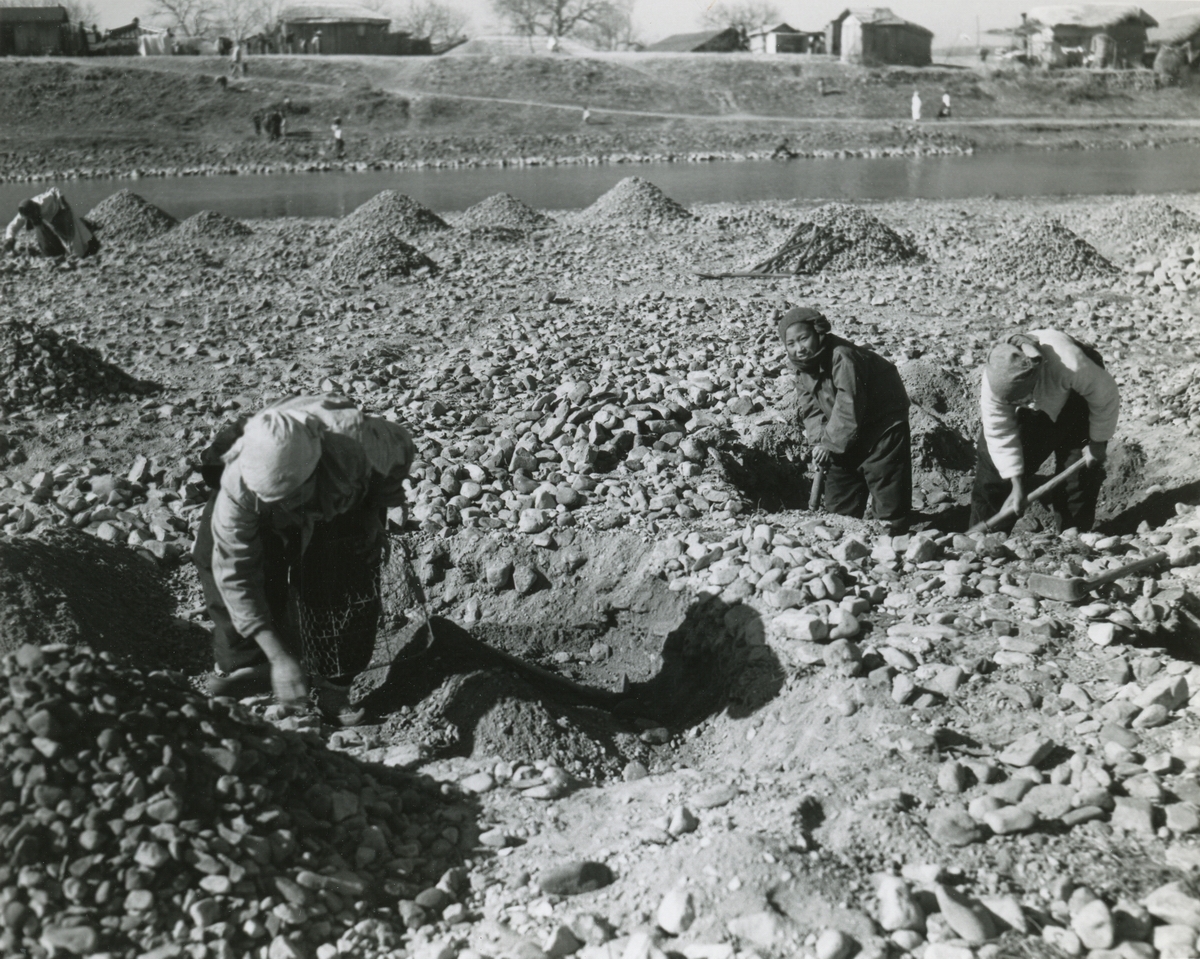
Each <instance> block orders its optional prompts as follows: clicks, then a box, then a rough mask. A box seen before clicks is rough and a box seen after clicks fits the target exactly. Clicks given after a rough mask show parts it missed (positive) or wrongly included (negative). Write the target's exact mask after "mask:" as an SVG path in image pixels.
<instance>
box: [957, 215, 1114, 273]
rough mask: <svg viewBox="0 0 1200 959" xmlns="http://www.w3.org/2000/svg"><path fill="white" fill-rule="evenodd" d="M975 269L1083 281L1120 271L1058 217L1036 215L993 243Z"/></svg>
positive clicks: (975, 264) (976, 261)
mask: <svg viewBox="0 0 1200 959" xmlns="http://www.w3.org/2000/svg"><path fill="white" fill-rule="evenodd" d="M973 269H975V270H978V271H980V272H982V273H984V274H985V275H987V276H989V277H993V278H995V279H998V280H1004V281H1006V282H1011V281H1012V280H1046V281H1049V280H1060V281H1071V280H1080V279H1083V278H1085V277H1098V276H1106V275H1111V274H1114V273H1117V272H1118V270H1117V267H1115V266H1113V265H1112V263H1110V262H1109V261H1108V260H1107V259H1105V257H1104V256H1103V255H1102V254H1101V253H1100V252H1099V251H1098V250H1097V249H1096V248H1095V247H1094V246H1092V245H1091V244H1090V243H1088V242H1087V240H1085V239H1083V238H1082V237H1080V236H1079V235H1077V234H1076V233H1074V232H1072V231H1071V229H1070V228H1068V227H1067V226H1065V225H1064V224H1063V222H1062V221H1061V220H1059V219H1057V218H1054V217H1046V216H1042V217H1033V218H1031V219H1030V220H1028V221H1027V222H1026V223H1024V224H1023V225H1022V226H1020V227H1019V228H1018V229H1016V230H1014V231H1013V232H1012V233H1010V234H1009V235H1008V236H1005V237H1003V238H1001V239H999V240H997V241H996V242H995V243H993V244H992V245H991V246H990V247H989V248H988V249H987V250H986V251H984V253H983V254H982V256H980V257H978V258H977V259H976V260H975V263H974V265H973Z"/></svg>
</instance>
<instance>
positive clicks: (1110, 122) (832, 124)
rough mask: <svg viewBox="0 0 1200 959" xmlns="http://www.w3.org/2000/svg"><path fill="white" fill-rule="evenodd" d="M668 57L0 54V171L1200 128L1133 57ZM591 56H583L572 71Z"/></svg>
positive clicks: (930, 142) (1159, 140) (1127, 143)
mask: <svg viewBox="0 0 1200 959" xmlns="http://www.w3.org/2000/svg"><path fill="white" fill-rule="evenodd" d="M662 60H663V58H654V57H648V58H645V59H644V60H641V59H639V60H638V61H637V62H636V63H634V62H629V61H628V57H626V59H625V60H620V59H615V60H614V58H608V59H603V58H602V59H599V60H595V61H593V60H591V59H589V60H587V61H575V60H554V59H549V58H537V57H528V58H519V57H518V58H468V57H463V58H432V59H420V60H418V59H415V58H399V60H397V59H396V58H370V57H337V58H320V59H316V58H300V57H267V58H255V59H252V60H251V61H250V69H251V71H252V72H251V75H250V76H249V77H247V78H239V79H238V80H236V81H234V82H231V83H229V84H227V85H225V86H222V85H221V84H219V83H218V82H217V77H218V76H219V75H220V74H221V73H222V72H223V70H224V62H223V61H221V60H219V59H217V58H197V57H188V58H148V59H146V58H144V59H130V60H124V59H119V58H113V59H112V60H104V61H58V62H52V63H51V62H46V61H36V62H35V61H19V60H9V61H4V62H0V115H4V116H5V118H6V123H5V127H4V130H3V131H0V180H3V181H8V182H13V181H30V180H42V179H76V178H95V177H114V176H115V177H133V176H138V177H144V176H189V175H201V176H205V175H228V174H269V173H286V172H314V171H330V170H411V169H428V168H438V169H443V168H452V169H461V168H483V167H493V166H545V165H576V164H597V163H609V164H627V163H664V162H711V161H716V160H721V161H725V160H753V159H764V158H770V157H772V156H780V155H792V156H795V157H797V158H823V157H874V156H946V155H962V154H969V153H973V152H976V151H992V150H1010V149H1014V148H1018V149H1024V148H1028V149H1043V150H1045V149H1050V150H1079V149H1095V148H1112V147H1122V148H1129V149H1141V148H1153V147H1154V146H1161V145H1170V144H1175V143H1197V142H1200V98H1197V97H1195V96H1192V95H1190V94H1191V93H1192V92H1194V91H1191V90H1190V89H1180V88H1166V89H1156V88H1154V87H1153V84H1152V83H1151V85H1150V86H1149V87H1148V88H1145V87H1140V86H1138V85H1137V84H1138V83H1141V84H1143V85H1144V84H1146V83H1147V82H1148V81H1147V79H1146V76H1145V75H1140V74H1139V75H1136V76H1135V75H1130V76H1129V77H1125V78H1118V77H1112V76H1108V77H1105V76H1101V77H1100V78H1097V77H1095V76H1089V75H1086V74H1085V75H1070V72H1067V73H1064V74H1063V75H1061V76H1060V75H1055V76H1054V77H1048V76H1046V75H1035V74H1028V75H1026V74H1022V73H1013V72H995V71H993V72H990V73H974V72H972V71H969V70H964V69H961V68H958V69H949V68H943V69H939V68H927V69H926V70H909V69H904V70H901V69H898V68H897V69H892V70H875V69H873V70H866V69H862V68H850V67H846V66H845V65H842V64H838V63H836V62H832V61H825V60H823V59H819V58H818V59H816V60H814V62H811V63H808V62H806V63H804V64H800V65H789V64H786V63H783V64H781V63H780V62H778V61H772V62H770V63H764V62H763V61H761V60H740V61H737V60H732V59H730V58H726V57H715V58H713V59H711V60H706V59H705V58H703V57H691V58H683V59H681V60H675V61H671V62H668V63H663V62H662ZM527 61H528V62H527ZM589 64H590V65H591V68H592V73H586V72H585V73H583V74H580V71H582V70H583V69H584V66H586V65H589ZM667 68H670V69H672V70H674V71H675V72H676V73H680V72H682V73H683V74H684V79H690V80H692V81H694V83H693V84H691V86H692V87H693V91H692V92H691V93H687V94H686V95H685V94H684V93H681V92H680V86H682V84H680V83H678V82H676V83H672V84H668V83H666V82H665V81H664V79H663V77H662V76H661V75H660V74H662V73H663V71H665V70H666V69H667ZM593 74H594V75H593ZM750 74H754V75H753V76H751V75H750ZM539 78H540V79H539ZM818 81H821V84H820V89H823V90H825V91H826V92H825V93H824V94H818V92H817V89H818ZM539 84H540V86H539ZM1122 84H1124V85H1122ZM914 87H915V88H918V89H923V90H924V94H925V96H926V98H927V99H926V102H927V103H929V104H931V105H932V104H934V103H936V102H937V100H938V98H939V97H940V94H941V91H943V90H945V91H947V92H951V95H952V97H953V102H954V105H955V116H954V118H953V119H952V120H946V121H938V120H928V121H922V122H921V123H912V122H910V121H908V120H906V119H904V117H905V116H906V115H907V114H906V111H907V99H906V98H907V97H908V96H910V95H911V90H912V89H913V88H914ZM481 91H486V95H483V93H482V92H481ZM285 101H287V110H288V117H287V118H288V130H287V135H286V136H285V137H284V138H283V139H282V140H280V141H276V142H268V141H267V140H266V139H265V138H264V137H261V136H256V135H255V133H254V127H253V124H252V116H253V114H255V113H256V112H259V111H262V110H264V109H267V108H269V107H271V106H272V105H279V106H281V107H283V106H284V103H285ZM585 103H586V104H587V105H588V106H589V108H590V111H591V122H590V123H589V124H588V125H586V126H584V125H582V123H581V116H582V114H581V106H582V105H583V104H585ZM337 116H340V117H341V118H342V119H343V125H344V128H345V133H346V143H347V151H346V153H347V155H346V156H345V157H344V158H341V159H339V158H337V157H336V156H335V155H334V151H333V143H332V139H331V137H330V134H329V127H330V124H331V123H332V120H333V118H334V117H337Z"/></svg>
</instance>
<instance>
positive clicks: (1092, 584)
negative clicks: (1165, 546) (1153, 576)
mask: <svg viewBox="0 0 1200 959" xmlns="http://www.w3.org/2000/svg"><path fill="white" fill-rule="evenodd" d="M1168 558H1169V557H1168V556H1167V554H1166V553H1154V554H1152V555H1150V556H1147V557H1146V558H1145V559H1139V560H1138V561H1137V562H1136V563H1128V564H1126V565H1125V566H1118V567H1117V568H1116V569H1110V570H1109V571H1108V572H1107V573H1101V574H1100V575H1099V576H1093V577H1092V578H1091V579H1089V580H1088V581H1087V587H1088V592H1091V591H1092V590H1093V589H1095V588H1096V587H1097V586H1103V585H1104V584H1105V583H1114V582H1116V581H1117V580H1118V579H1122V578H1123V577H1125V576H1132V575H1133V574H1134V573H1140V572H1141V571H1142V570H1144V569H1153V568H1154V567H1155V566H1158V565H1160V564H1162V563H1165V562H1166V561H1167V559H1168Z"/></svg>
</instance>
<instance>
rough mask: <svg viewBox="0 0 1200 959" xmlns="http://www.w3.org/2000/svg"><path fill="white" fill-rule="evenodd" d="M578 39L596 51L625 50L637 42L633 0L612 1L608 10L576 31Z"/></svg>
mask: <svg viewBox="0 0 1200 959" xmlns="http://www.w3.org/2000/svg"><path fill="white" fill-rule="evenodd" d="M576 34H577V35H578V37H579V38H580V39H581V40H583V41H584V42H586V43H588V44H590V45H591V46H593V47H595V48H596V49H597V50H626V49H628V48H630V47H632V46H633V45H634V44H635V43H636V42H637V31H636V30H635V29H634V26H633V0H613V2H612V3H610V4H609V10H608V11H607V12H606V13H604V12H602V13H601V14H600V15H599V16H597V17H596V19H595V20H593V21H592V22H591V23H589V24H587V25H586V26H583V27H580V28H579V29H578V30H576Z"/></svg>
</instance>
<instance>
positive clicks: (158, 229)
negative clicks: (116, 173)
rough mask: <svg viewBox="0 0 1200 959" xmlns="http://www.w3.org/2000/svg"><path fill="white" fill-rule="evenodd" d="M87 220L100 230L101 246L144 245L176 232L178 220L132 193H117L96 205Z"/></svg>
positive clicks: (127, 191)
mask: <svg viewBox="0 0 1200 959" xmlns="http://www.w3.org/2000/svg"><path fill="white" fill-rule="evenodd" d="M86 219H87V220H88V221H89V222H91V223H94V224H95V225H96V226H97V227H99V231H98V235H99V237H100V240H101V242H112V241H117V242H122V243H144V242H146V241H148V240H154V239H157V238H158V237H160V236H162V235H163V234H164V233H166V232H167V231H169V230H171V229H173V228H174V227H175V226H176V224H178V222H179V221H178V220H176V219H175V217H173V216H171V214H169V213H167V212H165V211H164V210H160V209H159V208H158V207H156V206H155V205H154V204H153V203H150V202H149V201H148V200H145V199H143V198H142V197H140V196H138V194H136V193H134V192H133V191H132V190H118V191H117V192H116V193H114V194H113V195H112V196H110V197H106V198H105V199H103V200H101V201H100V202H99V203H97V204H96V205H95V206H94V207H92V209H91V210H90V211H89V212H88V215H87V217H86Z"/></svg>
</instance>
